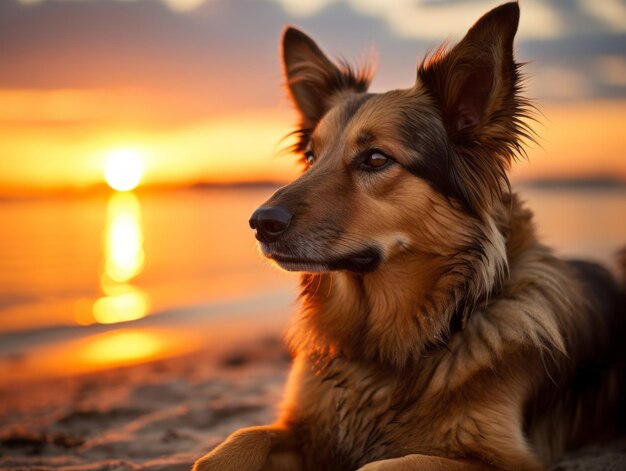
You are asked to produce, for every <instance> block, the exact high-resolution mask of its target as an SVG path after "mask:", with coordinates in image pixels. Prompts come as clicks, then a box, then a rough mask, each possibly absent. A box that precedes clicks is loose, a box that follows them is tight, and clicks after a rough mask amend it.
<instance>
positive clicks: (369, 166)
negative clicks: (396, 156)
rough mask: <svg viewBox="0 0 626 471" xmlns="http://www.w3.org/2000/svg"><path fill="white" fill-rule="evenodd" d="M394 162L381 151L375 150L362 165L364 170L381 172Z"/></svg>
mask: <svg viewBox="0 0 626 471" xmlns="http://www.w3.org/2000/svg"><path fill="white" fill-rule="evenodd" d="M390 162H392V160H391V159H390V158H389V157H387V156H386V155H385V154H383V153H382V152H380V151H377V150H373V151H371V152H370V153H369V154H367V156H366V157H365V159H364V160H363V162H362V163H361V168H362V169H363V170H370V171H371V170H381V169H383V168H385V167H386V166H387V165H388V164H389V163H390Z"/></svg>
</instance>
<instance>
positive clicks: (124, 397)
mask: <svg viewBox="0 0 626 471" xmlns="http://www.w3.org/2000/svg"><path fill="white" fill-rule="evenodd" d="M288 368H289V358H288V356H287V354H286V352H285V350H284V349H283V347H282V343H281V342H280V340H279V339H278V338H277V337H268V338H262V339H259V340H258V341H256V342H252V343H249V342H248V343H247V344H246V346H244V347H233V348H230V349H228V350H227V351H224V352H223V353H221V354H215V353H214V352H213V353H210V354H209V353H207V352H200V353H194V354H192V355H187V356H184V357H179V358H173V359H167V360H161V361H158V362H153V363H148V364H143V365H136V366H131V367H125V368H118V369H114V370H109V371H105V372H99V373H91V374H84V375H77V376H74V377H70V378H65V379H57V380H46V381H39V382H37V381H35V382H30V383H22V384H12V385H11V384H2V385H0V469H15V470H27V469H28V470H52V469H66V470H75V471H79V470H81V471H82V470H94V471H95V470H98V471H99V470H116V471H125V470H150V471H157V470H171V471H177V470H189V468H190V466H191V465H192V463H193V461H194V460H195V459H197V458H198V457H200V456H201V455H203V454H204V453H206V452H207V451H208V450H210V449H211V448H213V447H214V446H215V445H217V444H218V443H219V442H220V441H222V440H223V439H224V438H225V437H226V436H227V435H228V434H230V433H231V432H233V431H234V430H236V429H238V428H240V427H244V426H250V425H260V424H266V423H270V422H271V421H272V420H273V419H274V417H275V411H274V405H275V404H277V403H278V402H279V401H280V398H281V395H282V391H283V386H284V382H285V378H286V375H287V371H288ZM553 470H555V471H556V470H558V471H591V470H593V471H597V470H610V471H618V470H626V440H624V441H621V442H616V443H614V444H613V445H612V446H611V447H609V448H604V449H594V448H590V449H587V450H584V451H582V452H578V453H576V454H573V455H572V456H571V457H569V458H567V459H565V460H563V461H562V462H561V463H560V464H559V465H557V466H555V467H553Z"/></svg>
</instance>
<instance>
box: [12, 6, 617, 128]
mask: <svg viewBox="0 0 626 471" xmlns="http://www.w3.org/2000/svg"><path fill="white" fill-rule="evenodd" d="M21 1H22V2H24V1H25V0H21ZM168 1H169V2H170V3H169V4H168V3H166V2H164V1H162V0H126V1H118V0H82V1H81V0H73V1H69V0H67V1H60V0H56V1H50V0H40V1H39V3H36V4H29V5H26V4H24V3H18V2H17V1H16V0H9V1H0V44H2V45H3V47H2V48H0V63H2V65H3V66H2V68H0V88H2V87H4V88H23V89H72V90H78V89H81V88H89V89H124V90H126V92H125V93H130V94H132V91H133V90H141V91H142V93H145V94H146V95H150V93H149V92H150V91H152V92H153V93H152V95H151V98H146V100H147V103H149V106H150V107H151V108H152V109H153V110H159V109H160V108H162V109H163V114H164V115H166V116H168V117H170V118H171V119H172V120H175V119H195V118H197V117H201V116H206V115H210V114H214V113H221V112H223V111H225V110H231V109H237V108H254V107H260V108H262V107H271V106H278V105H284V104H285V103H286V101H285V99H284V96H285V94H284V91H283V90H282V89H281V87H280V85H281V83H282V77H281V66H280V62H279V54H278V52H279V47H278V43H279V38H280V33H281V31H282V29H283V28H284V25H285V24H289V23H291V24H296V25H297V26H299V27H301V28H302V29H303V30H304V31H306V32H307V33H309V34H311V35H312V36H313V37H314V38H315V39H316V41H318V42H319V44H320V46H321V47H322V48H323V49H324V50H325V51H327V52H328V53H329V54H330V55H332V56H336V55H338V54H341V55H342V56H344V57H347V58H349V59H355V58H356V59H358V58H359V57H362V56H363V52H364V51H365V52H367V51H369V50H371V49H372V48H373V49H376V50H377V51H378V57H379V71H378V73H377V75H376V78H375V81H374V84H373V90H375V91H381V90H386V89H389V88H399V87H407V86H410V85H412V83H413V81H414V80H415V68H416V63H417V61H418V60H419V59H420V58H422V57H423V56H424V55H425V54H426V53H427V52H428V51H432V50H433V49H435V48H436V47H437V46H438V45H439V44H440V42H441V41H442V40H444V39H445V38H447V37H454V38H459V37H461V36H462V35H463V34H464V33H465V31H466V30H467V28H468V27H469V26H470V25H471V23H472V22H473V21H475V19H476V18H478V16H480V15H481V14H482V13H484V12H485V11H486V10H488V9H489V8H491V7H492V6H494V5H497V4H498V3H500V2H501V0H471V1H459V0H448V1H445V0H439V1H435V0H428V1H421V2H415V1H409V0H398V1H394V2H386V1H385V2H383V1H382V0H312V1H311V2H301V1H299V0H298V1H296V0H206V1H204V2H202V1H201V0H176V6H175V8H174V9H173V7H172V6H173V5H174V3H173V2H174V1H175V0H168ZM520 3H521V8H522V19H521V31H520V34H519V36H518V39H517V42H516V46H517V49H518V58H519V59H520V60H521V61H531V64H530V66H529V67H528V69H529V71H530V72H532V73H533V74H535V73H536V74H537V76H538V77H539V76H541V77H543V79H542V80H546V77H547V78H551V79H554V80H556V79H557V78H559V77H560V78H563V77H565V76H566V75H567V76H568V77H570V79H568V83H574V82H575V80H574V79H571V77H574V76H577V77H579V78H578V79H576V80H578V84H579V85H578V86H577V87H578V88H576V87H574V86H571V87H569V88H568V89H569V90H576V89H578V90H581V91H582V90H583V89H584V93H585V96H587V97H591V98H593V97H615V96H626V89H625V88H624V87H623V86H622V85H620V84H619V83H618V82H619V73H620V71H621V69H620V66H619V65H616V64H618V62H619V61H618V59H619V58H626V33H624V32H620V31H622V30H621V29H620V28H621V26H620V25H621V24H622V23H623V22H624V21H625V20H623V19H622V18H621V17H620V18H614V19H612V20H611V18H612V17H613V16H614V15H615V12H619V11H620V10H619V8H621V7H620V5H622V6H623V5H624V2H621V3H620V2H617V3H615V2H614V1H613V0H610V1H609V2H608V3H607V4H606V5H608V6H604V7H597V6H594V7H590V6H588V3H589V4H590V3H593V4H594V5H596V3H603V2H582V1H581V2H572V1H562V0H547V1H539V0H521V2H520ZM304 5H306V8H305V7H304ZM603 5H604V3H603ZM192 6H193V8H192ZM187 7H188V8H187ZM176 8H177V9H178V10H176ZM181 8H182V9H183V10H185V8H187V9H186V11H184V12H181V11H180V9H181ZM611 21H612V23H611ZM611 24H612V26H611ZM606 57H611V58H613V59H611V61H609V62H607V61H606V60H605V59H602V58H606ZM598 60H599V61H598ZM555 68H556V69H558V70H559V71H560V72H559V73H558V74H555V73H554V70H555ZM596 68H597V70H596ZM544 70H545V71H546V72H545V73H544V72H542V71H544ZM542 74H543V75H542ZM580 77H582V78H580ZM603 77H604V78H603ZM531 80H532V79H531ZM583 82H584V83H585V85H584V86H582V85H581V83H583ZM540 85H541V86H538V87H536V90H537V91H539V90H542V91H541V93H539V98H541V99H560V100H562V99H565V97H570V96H572V94H571V93H563V92H562V91H560V90H559V87H558V85H556V86H544V84H540ZM159 100H164V101H165V102H166V103H160V101H159ZM142 103H143V102H142ZM174 104H178V111H175V110H173V108H174V109H175V108H176V106H174ZM119 106H120V107H121V109H123V108H124V106H126V105H125V103H120V105H119ZM122 114H123V111H122Z"/></svg>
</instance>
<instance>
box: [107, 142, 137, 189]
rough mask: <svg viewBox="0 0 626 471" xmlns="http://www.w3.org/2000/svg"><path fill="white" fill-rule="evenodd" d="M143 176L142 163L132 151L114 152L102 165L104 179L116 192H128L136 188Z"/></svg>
mask: <svg viewBox="0 0 626 471" xmlns="http://www.w3.org/2000/svg"><path fill="white" fill-rule="evenodd" d="M142 175H143V162H142V160H141V157H140V156H139V154H138V153H137V152H135V151H133V150H116V151H114V152H112V153H110V154H109V155H108V156H107V158H106V161H105V163H104V179H105V180H106V182H107V183H108V184H109V186H110V187H111V188H113V189H114V190H117V191H130V190H132V189H134V188H136V187H137V185H138V184H139V181H140V180H141V177H142Z"/></svg>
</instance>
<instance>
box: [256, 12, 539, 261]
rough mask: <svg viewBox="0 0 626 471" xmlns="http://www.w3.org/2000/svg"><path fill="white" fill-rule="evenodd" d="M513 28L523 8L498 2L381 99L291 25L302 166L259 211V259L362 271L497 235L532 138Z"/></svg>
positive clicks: (291, 81) (287, 37)
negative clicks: (513, 175) (513, 166)
mask: <svg viewBox="0 0 626 471" xmlns="http://www.w3.org/2000/svg"><path fill="white" fill-rule="evenodd" d="M518 20H519V7H518V5H517V3H508V4H505V5H502V6H500V7H498V8H495V9H494V10H492V11H490V12H489V13H487V14H486V15H485V16H483V17H482V18H481V19H480V20H478V22H477V23H476V24H475V25H474V26H473V27H472V28H471V29H470V30H469V32H468V33H467V35H466V36H465V37H464V38H463V40H462V41H461V42H459V43H458V44H457V45H456V46H454V47H452V48H451V49H449V50H444V49H441V50H439V51H438V52H437V53H435V54H434V55H433V56H432V57H430V58H429V59H428V60H427V61H425V62H423V63H422V64H421V65H420V67H419V69H418V74H417V81H416V83H415V85H414V86H413V87H412V88H409V89H407V90H393V91H389V92H387V93H380V94H375V93H368V92H367V88H368V85H369V79H370V77H369V75H368V73H367V72H366V71H355V70H354V69H352V68H351V67H349V66H348V65H346V64H335V63H333V62H332V61H331V60H329V59H328V58H327V57H326V56H325V55H324V54H323V52H322V51H321V50H320V49H319V48H318V47H317V45H316V44H315V43H314V42H313V41H312V40H311V39H310V38H309V37H308V36H306V35H305V34H303V33H302V32H300V31H298V30H296V29H293V28H288V29H287V30H286V31H285V33H284V37H283V51H282V52H283V62H284V69H285V76H286V79H287V85H288V89H289V92H290V95H291V97H292V99H293V102H294V104H295V106H296V108H297V110H298V111H299V114H300V129H299V130H298V131H297V133H298V135H299V142H298V144H297V151H298V152H299V153H300V154H301V157H302V161H303V163H304V165H305V167H306V170H305V171H304V172H303V174H302V175H301V176H300V177H299V178H298V179H297V180H295V181H294V182H292V183H291V184H289V185H287V186H285V187H283V188H281V189H279V190H278V191H277V192H276V193H275V194H274V195H273V196H272V197H271V198H270V199H269V200H268V201H267V202H265V203H264V204H263V205H262V206H261V207H260V208H259V209H257V211H255V212H254V214H253V215H252V217H251V219H250V225H251V227H252V228H253V229H254V230H255V231H256V237H257V239H258V240H259V242H260V246H261V249H262V251H263V253H264V254H265V255H266V256H267V257H268V258H270V259H272V260H274V261H275V262H276V263H277V264H278V265H280V266H281V267H283V268H285V269H287V270H296V271H307V272H320V271H331V270H349V271H353V272H359V273H365V272H371V271H375V270H377V269H379V268H380V267H382V266H384V265H385V264H389V263H393V261H394V260H397V259H402V258H403V257H402V254H423V255H425V256H434V257H438V256H441V257H447V256H450V255H452V254H454V253H458V252H459V251H461V250H465V249H466V250H474V251H476V250H477V249H476V238H480V237H483V238H484V237H485V232H490V233H489V234H487V236H486V237H487V238H491V237H493V234H491V232H493V231H495V229H494V223H493V220H492V216H493V208H494V206H496V205H497V204H498V203H499V202H501V200H502V197H503V193H506V189H507V187H508V180H507V176H506V171H507V168H508V165H509V163H510V160H511V158H512V157H513V156H514V155H515V153H516V152H519V151H520V144H519V140H518V139H519V138H520V137H523V136H526V135H527V132H528V130H527V128H526V127H525V125H524V124H523V122H522V121H521V118H522V117H523V116H525V111H524V109H525V108H524V105H525V102H524V101H523V100H521V99H520V98H519V96H518V93H517V92H518V88H519V74H518V66H517V64H516V63H515V62H514V60H513V50H512V48H513V38H514V36H515V32H516V30H517V25H518ZM399 255H400V256H399Z"/></svg>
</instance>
